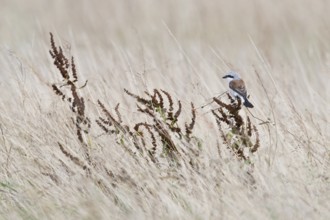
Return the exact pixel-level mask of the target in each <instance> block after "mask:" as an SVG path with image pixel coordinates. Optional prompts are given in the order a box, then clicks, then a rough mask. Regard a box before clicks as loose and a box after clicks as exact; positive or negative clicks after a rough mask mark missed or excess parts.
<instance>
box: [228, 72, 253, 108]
mask: <svg viewBox="0 0 330 220" xmlns="http://www.w3.org/2000/svg"><path fill="white" fill-rule="evenodd" d="M222 78H224V79H227V81H228V82H229V92H230V94H231V95H232V96H233V97H239V98H240V99H241V100H242V102H243V105H244V106H245V107H247V108H253V107H254V106H253V105H252V103H251V102H249V100H248V98H247V92H246V88H245V83H244V81H243V80H242V79H241V78H240V76H239V74H238V73H236V72H234V71H230V72H228V73H227V75H225V76H224V77H222Z"/></svg>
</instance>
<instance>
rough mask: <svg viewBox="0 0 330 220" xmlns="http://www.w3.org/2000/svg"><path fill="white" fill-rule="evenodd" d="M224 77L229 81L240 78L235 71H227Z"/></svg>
mask: <svg viewBox="0 0 330 220" xmlns="http://www.w3.org/2000/svg"><path fill="white" fill-rule="evenodd" d="M222 78H224V79H228V80H229V81H231V80H233V79H240V77H239V74H238V73H236V72H235V71H229V72H228V73H227V74H226V75H225V76H224V77H222Z"/></svg>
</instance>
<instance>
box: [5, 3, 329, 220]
mask: <svg viewBox="0 0 330 220" xmlns="http://www.w3.org/2000/svg"><path fill="white" fill-rule="evenodd" d="M0 4H1V7H0V77H1V81H0V93H1V95H0V126H1V127H0V128H1V134H0V163H1V166H0V169H1V171H0V219H110V218H111V219H145V218H147V219H159V218H162V219H329V218H330V208H329V207H330V152H329V149H330V135H329V134H330V132H329V129H330V126H329V122H330V117H329V112H330V104H329V103H330V88H329V86H328V83H329V81H330V44H329V39H330V20H329V15H328V12H329V11H330V2H329V1H308V0H291V1H284V0H283V1H262V0H254V1H245V0H234V1H224V0H223V1H211V0H208V1H199V0H195V1H193V0H169V1H153V0H136V1H133V0H131V1H128V0H127V1H116V0H109V1H105V0H103V1H88V0H85V1H66V0H58V1H43V0H39V1H37V0H33V1H32V0H31V1H15V0H14V1H9V0H8V1H4V0H1V1H0ZM50 31H52V32H53V33H54V35H55V40H56V41H57V42H59V41H60V42H61V44H62V45H63V46H64V48H65V51H66V52H67V53H69V54H72V55H74V56H75V58H76V62H77V66H78V70H79V73H80V78H81V83H82V84H83V82H84V80H86V79H88V86H87V87H86V88H85V89H84V90H83V91H82V93H83V94H84V96H85V97H87V98H88V102H87V104H88V108H89V111H90V112H91V113H94V116H93V117H94V119H95V118H96V117H97V114H98V113H97V112H96V111H97V108H96V105H95V103H96V100H97V99H100V100H102V101H103V102H105V103H106V104H107V105H108V106H110V107H111V108H113V107H114V106H115V104H116V103H117V102H121V103H122V105H121V111H122V112H123V114H124V115H125V120H126V121H131V123H133V122H134V121H136V120H137V119H138V118H137V117H136V116H137V112H136V111H135V105H134V103H132V99H131V98H130V97H127V96H125V95H124V94H123V88H127V89H129V90H131V91H133V92H135V93H139V94H142V92H143V91H144V90H151V89H153V88H162V89H165V90H167V91H168V92H170V93H172V94H173V96H174V97H175V98H178V99H180V100H182V102H183V103H184V106H185V110H184V117H185V118H188V117H189V108H187V107H188V106H189V102H190V101H194V103H195V104H196V105H202V104H204V103H205V102H206V101H207V99H208V98H210V97H212V96H214V95H216V94H219V93H222V92H223V91H225V90H226V84H225V82H224V81H223V80H222V79H221V76H222V75H224V74H225V73H226V71H228V70H230V69H235V70H237V71H239V72H240V73H241V75H242V77H244V79H245V81H246V84H247V86H248V92H249V93H250V94H251V102H252V103H254V105H255V108H254V109H253V110H252V112H253V113H254V114H255V115H257V116H258V117H260V118H268V117H269V118H270V119H271V120H272V121H273V122H275V125H271V126H269V127H268V126H265V125H260V126H258V129H259V131H260V139H261V148H260V149H259V151H258V152H257V153H256V156H255V158H254V160H255V171H254V177H255V180H256V184H255V186H254V187H251V186H249V185H247V183H246V181H244V180H243V179H244V177H243V175H242V173H244V172H243V171H242V169H241V168H240V165H239V163H238V162H237V161H236V160H234V159H233V158H230V157H229V155H224V157H226V156H227V158H220V157H219V155H218V154H217V149H216V143H217V142H220V143H221V140H220V138H219V134H218V132H217V128H216V126H215V123H214V119H213V118H212V117H211V115H210V114H205V112H207V110H203V111H201V110H199V111H198V115H197V124H196V133H195V134H196V136H198V137H199V138H201V139H202V140H203V153H202V155H201V159H200V163H201V166H202V167H203V168H202V170H203V173H196V172H192V171H191V170H185V169H180V170H178V171H175V170H174V171H173V175H180V178H178V179H176V178H163V177H164V176H166V175H168V173H167V172H168V171H166V172H165V171H164V173H162V172H160V171H159V169H157V168H155V167H148V166H145V167H139V166H136V164H134V161H133V160H132V159H131V158H130V157H129V155H127V154H125V153H124V152H123V151H122V149H121V148H120V147H118V146H117V145H116V144H115V141H114V139H113V138H109V137H103V138H94V139H92V142H93V146H94V147H93V149H92V152H93V156H95V158H97V159H96V160H97V161H98V162H99V163H100V164H102V163H103V164H106V166H107V167H109V168H110V169H112V170H113V171H114V172H118V173H119V172H121V171H120V170H121V169H125V170H126V172H127V173H128V175H129V176H130V178H132V179H133V181H134V182H135V183H137V186H132V185H130V184H128V183H127V184H120V186H119V187H117V188H113V192H112V193H113V194H112V195H116V197H117V198H118V200H119V201H120V202H119V204H118V203H116V202H114V199H113V197H112V196H109V195H106V194H104V193H103V192H102V191H101V190H100V188H99V187H97V184H95V182H93V181H91V180H90V179H89V178H86V177H85V175H84V172H83V171H82V170H81V169H80V168H79V167H77V166H75V165H74V164H73V163H72V161H70V160H69V159H68V158H66V157H65V156H64V155H63V154H62V153H61V152H60V150H59V148H58V146H57V142H58V141H59V142H61V143H64V144H65V145H66V146H68V147H69V148H70V149H71V152H74V154H75V155H80V156H81V155H82V152H81V149H80V148H79V144H78V142H77V139H76V137H75V134H74V130H73V129H72V125H71V123H70V116H71V113H70V110H69V109H68V108H67V106H66V104H65V103H62V102H61V100H60V99H59V97H57V96H55V95H54V93H53V92H52V90H51V88H50V84H51V83H54V82H56V83H60V82H61V79H60V75H59V73H58V72H57V71H56V69H55V68H54V67H53V66H52V63H51V60H50V56H49V54H48V50H49V35H48V32H50ZM255 70H256V71H257V72H258V73H259V75H260V79H259V78H258V76H257V74H256V73H255ZM263 87H264V88H265V89H264V88H263ZM92 115H93V114H92ZM254 123H258V121H254ZM100 133H101V130H99V129H96V128H95V127H94V129H93V134H92V135H94V136H93V137H95V136H96V135H98V134H100ZM224 151H225V150H224ZM224 154H225V153H224ZM60 161H63V162H60ZM42 173H51V174H53V175H54V176H56V177H57V179H56V181H54V180H52V179H51V178H49V177H48V176H46V175H44V174H42ZM99 178H104V179H107V178H108V177H107V176H106V175H104V173H102V172H100V173H99ZM108 181H109V180H108ZM110 182H111V181H110Z"/></svg>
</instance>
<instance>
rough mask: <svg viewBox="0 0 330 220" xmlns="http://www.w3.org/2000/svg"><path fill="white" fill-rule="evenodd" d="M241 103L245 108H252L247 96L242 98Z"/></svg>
mask: <svg viewBox="0 0 330 220" xmlns="http://www.w3.org/2000/svg"><path fill="white" fill-rule="evenodd" d="M243 105H245V107H247V108H253V107H254V106H253V105H252V103H251V102H249V100H248V99H247V98H245V99H244V103H243Z"/></svg>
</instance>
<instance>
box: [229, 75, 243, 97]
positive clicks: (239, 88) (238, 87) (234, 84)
mask: <svg viewBox="0 0 330 220" xmlns="http://www.w3.org/2000/svg"><path fill="white" fill-rule="evenodd" d="M229 88H231V89H232V90H234V91H235V92H237V93H238V94H239V95H241V96H243V97H245V98H246V96H247V92H246V88H245V84H244V81H243V80H241V79H234V80H232V81H230V83H229Z"/></svg>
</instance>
